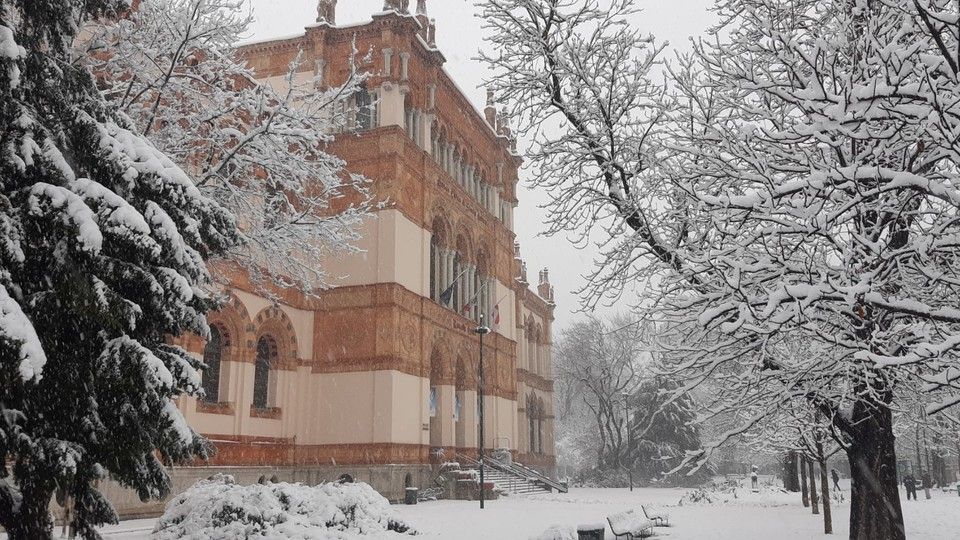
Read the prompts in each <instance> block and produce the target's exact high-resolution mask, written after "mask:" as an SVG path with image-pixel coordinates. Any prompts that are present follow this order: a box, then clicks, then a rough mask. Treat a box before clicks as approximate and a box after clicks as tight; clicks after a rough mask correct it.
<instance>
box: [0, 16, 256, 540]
mask: <svg viewBox="0 0 960 540" xmlns="http://www.w3.org/2000/svg"><path fill="white" fill-rule="evenodd" d="M128 8H129V5H128V3H127V2H126V1H124V0H84V1H82V2H81V1H79V0H31V1H30V2H20V1H15V0H2V2H0V208H2V212H0V396H2V398H0V462H3V463H5V464H8V465H9V467H0V476H2V477H3V478H0V525H2V526H3V527H4V528H5V529H6V530H7V532H8V533H9V534H10V536H11V538H17V539H31V540H32V539H42V538H48V537H50V534H51V528H52V523H51V522H50V517H49V513H48V505H49V502H50V498H51V494H52V493H53V492H54V491H55V490H57V489H63V490H64V491H65V492H67V493H69V494H70V495H72V496H73V497H75V499H76V525H77V526H78V529H79V532H80V534H81V535H83V536H84V537H88V538H92V537H96V536H97V534H96V532H95V531H94V530H93V526H94V525H95V524H97V523H102V522H105V521H112V520H115V519H116V515H115V514H114V512H113V510H112V509H111V508H110V505H109V504H108V502H107V501H106V500H105V499H104V498H103V497H102V496H101V495H100V493H99V492H98V491H97V490H96V489H95V488H94V487H93V484H94V482H96V481H97V480H100V479H103V478H106V477H108V476H109V477H110V478H112V479H114V480H116V481H118V482H120V483H121V484H122V485H124V486H128V487H130V488H133V489H135V490H136V491H137V492H138V493H139V494H140V496H141V497H144V498H147V497H159V496H162V495H164V494H165V493H167V492H168V491H169V488H170V481H169V478H168V476H167V472H166V469H165V466H164V464H165V463H169V462H172V461H177V460H182V459H186V458H189V457H192V456H196V455H199V454H202V453H203V452H204V451H205V443H204V441H203V440H202V439H201V438H200V437H198V436H197V435H196V434H195V433H194V432H193V431H192V430H191V429H190V428H189V427H188V426H187V425H186V423H185V421H184V419H183V417H182V416H181V414H180V413H179V411H178V410H177V407H176V405H175V402H174V400H175V399H176V398H177V397H178V396H181V395H184V394H195V393H198V392H199V391H200V382H199V375H198V372H197V367H198V364H199V363H198V362H197V361H196V360H195V359H194V358H193V357H191V356H189V355H188V354H186V352H185V351H183V350H182V349H180V348H179V347H176V346H173V345H169V344H168V343H167V339H168V337H169V336H178V335H181V334H183V333H186V332H193V333H197V334H201V335H204V334H205V333H206V332H207V326H206V323H205V319H204V313H205V312H206V311H207V310H208V309H210V308H211V307H213V305H214V302H213V300H212V299H211V298H209V297H208V295H207V293H206V292H205V291H206V289H207V287H209V285H210V277H209V274H208V272H207V269H206V266H205V264H204V260H205V259H206V258H208V257H212V256H216V255H219V254H221V253H224V252H225V251H227V250H228V249H230V248H231V247H233V246H234V245H235V244H236V243H237V242H238V236H237V233H236V224H235V219H234V218H233V216H232V215H231V214H230V213H229V212H228V211H226V210H224V209H223V208H222V207H221V206H219V205H218V204H217V203H215V202H213V201H212V200H210V199H209V198H207V197H204V196H203V195H202V194H201V193H200V191H199V190H198V189H197V187H196V185H195V184H194V182H193V181H192V179H191V178H190V177H189V176H188V175H187V174H186V173H185V172H184V171H183V170H182V169H181V168H180V167H178V166H177V165H176V164H175V163H174V162H173V161H171V160H170V159H169V158H168V157H167V156H166V155H164V154H163V153H162V152H161V151H160V150H158V149H157V148H156V147H155V146H154V145H153V144H151V143H150V142H149V141H148V140H147V139H145V138H144V137H143V136H141V135H140V134H138V133H137V131H136V128H135V127H134V126H132V125H131V124H130V123H129V122H128V121H127V119H126V118H125V117H123V116H120V115H117V114H116V113H115V112H114V111H113V109H112V108H111V107H109V106H108V104H107V103H106V102H105V101H104V99H103V97H102V95H101V94H100V93H99V91H98V90H97V87H96V85H95V83H94V79H93V77H92V76H91V74H90V73H89V72H88V71H87V70H86V69H84V68H82V67H80V66H78V65H77V64H76V63H73V62H72V55H71V51H70V48H71V46H72V43H73V39H74V37H75V36H76V34H77V32H78V25H79V23H82V22H83V21H84V20H86V19H88V18H90V17H101V16H102V17H117V16H119V15H120V14H121V13H122V11H123V10H126V9H128Z"/></svg>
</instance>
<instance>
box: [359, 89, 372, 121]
mask: <svg viewBox="0 0 960 540" xmlns="http://www.w3.org/2000/svg"><path fill="white" fill-rule="evenodd" d="M356 103H357V128H358V129H361V130H367V129H373V127H374V125H373V113H374V108H373V96H371V95H370V91H369V90H367V89H366V88H363V87H361V88H360V90H357V94H356Z"/></svg>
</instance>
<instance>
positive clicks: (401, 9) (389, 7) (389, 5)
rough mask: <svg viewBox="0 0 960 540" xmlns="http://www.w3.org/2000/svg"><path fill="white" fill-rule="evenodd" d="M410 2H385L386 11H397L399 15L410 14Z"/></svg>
mask: <svg viewBox="0 0 960 540" xmlns="http://www.w3.org/2000/svg"><path fill="white" fill-rule="evenodd" d="M409 6H410V0H383V10H384V11H396V12H397V13H408V9H407V8H408V7H409Z"/></svg>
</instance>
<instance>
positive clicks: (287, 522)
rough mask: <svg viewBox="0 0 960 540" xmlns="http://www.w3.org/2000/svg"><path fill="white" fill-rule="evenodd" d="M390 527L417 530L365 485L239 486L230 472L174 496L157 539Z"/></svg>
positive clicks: (359, 533)
mask: <svg viewBox="0 0 960 540" xmlns="http://www.w3.org/2000/svg"><path fill="white" fill-rule="evenodd" d="M387 531H394V533H406V534H416V531H415V530H414V529H413V528H412V527H410V526H409V525H407V524H406V523H404V522H402V521H401V520H399V519H398V518H397V517H396V516H395V514H394V513H393V511H392V510H391V508H390V503H389V501H387V499H385V498H384V497H383V496H382V495H380V494H379V493H377V492H376V491H375V490H374V489H373V488H372V487H370V486H369V485H367V484H364V483H350V484H340V483H332V484H322V485H319V486H315V487H310V486H304V485H302V484H288V483H277V484H273V483H268V484H265V485H261V484H254V485H250V486H241V485H238V484H236V483H235V482H234V480H233V478H232V477H230V476H225V475H217V476H215V477H213V478H211V479H209V480H201V481H200V482H197V483H196V484H194V485H193V487H191V488H190V489H189V490H187V491H186V492H184V493H183V494H181V495H179V496H178V497H176V498H174V499H173V500H171V501H170V502H169V503H168V504H167V509H166V511H165V512H164V514H163V517H161V518H160V521H159V522H158V523H157V527H156V530H155V531H154V537H155V538H157V539H158V540H167V539H170V540H173V539H175V538H176V539H179V538H189V539H196V540H200V539H203V540H215V539H224V540H226V539H234V538H250V539H253V538H264V539H265V538H303V539H307V538H309V539H337V540H347V539H354V538H361V537H364V536H371V535H376V536H383V535H384V534H385V533H386V532H387Z"/></svg>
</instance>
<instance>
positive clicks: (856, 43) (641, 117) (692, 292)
mask: <svg viewBox="0 0 960 540" xmlns="http://www.w3.org/2000/svg"><path fill="white" fill-rule="evenodd" d="M479 5H480V6H481V9H482V11H483V16H484V17H485V20H486V25H487V29H488V31H489V32H490V33H491V34H492V35H493V41H494V42H495V43H497V44H498V45H499V49H500V50H498V53H497V54H496V55H493V54H491V55H489V56H485V57H484V59H485V60H486V61H487V63H488V64H489V65H490V66H491V67H492V68H493V69H494V70H495V72H496V75H495V77H493V79H492V81H491V82H492V84H493V86H494V88H496V89H497V90H498V96H499V97H500V98H501V99H503V100H506V101H509V102H510V106H511V107H512V110H513V112H514V113H515V117H516V118H518V119H519V120H520V122H521V125H520V126H519V128H520V135H521V138H524V137H526V138H527V139H529V140H530V141H531V150H530V151H529V152H528V153H527V158H528V159H529V160H530V162H531V163H532V167H533V168H534V169H536V175H535V176H536V177H537V178H538V180H537V181H536V184H537V186H538V187H540V188H542V189H543V190H545V191H546V192H547V193H548V194H549V195H550V197H551V210H552V212H553V213H552V220H553V221H552V223H553V229H552V231H553V232H556V231H561V230H577V231H579V232H581V233H582V234H588V233H589V232H590V231H591V230H595V229H601V230H603V231H604V232H605V233H607V234H609V235H610V238H611V240H609V241H608V242H606V244H605V245H606V251H605V253H604V257H603V258H602V260H601V262H600V267H599V268H598V270H597V272H596V274H595V275H594V276H592V282H593V283H592V289H591V290H590V291H589V292H590V293H591V299H590V300H592V301H596V299H597V298H598V297H599V296H600V295H604V294H609V293H610V289H611V288H612V289H614V293H613V294H616V291H617V290H621V289H622V288H624V287H631V286H636V287H638V288H639V287H642V286H644V285H648V284H652V286H651V287H650V288H649V289H648V290H649V292H650V293H651V294H650V296H649V298H648V301H647V305H648V306H651V309H650V310H649V316H650V317H651V318H652V319H653V320H654V321H655V322H656V323H657V324H659V325H661V326H660V328H663V329H664V334H663V336H662V338H663V339H662V341H663V344H664V345H665V346H666V347H667V350H666V351H665V356H666V357H667V358H668V359H669V362H668V369H667V371H668V374H669V375H671V376H672V377H673V378H674V379H675V380H681V381H684V387H683V388H682V389H681V390H682V392H686V391H690V390H692V389H695V388H698V387H701V386H705V385H709V386H710V387H711V389H712V390H714V391H718V392H719V394H718V398H717V399H716V400H715V401H713V404H712V407H711V410H709V411H707V412H706V413H705V415H706V416H707V417H710V416H711V415H722V414H723V415H726V414H727V413H729V411H730V410H731V409H732V410H737V411H739V412H740V413H741V414H739V415H737V416H736V418H738V419H739V421H738V422H736V423H735V424H734V425H732V426H730V429H729V431H728V432H727V433H726V434H725V436H724V437H722V438H729V439H735V438H739V437H740V436H742V435H743V434H745V433H749V432H750V431H751V430H753V429H755V428H756V427H757V426H758V425H761V424H763V423H764V422H766V421H767V420H768V419H769V418H770V417H771V416H775V415H776V414H777V411H778V410H781V409H782V410H784V411H785V412H790V411H791V410H792V409H793V408H794V407H796V406H797V405H796V404H797V403H805V404H807V406H808V407H810V408H811V409H812V410H815V411H817V412H818V413H819V414H822V415H823V417H824V418H825V419H829V422H830V423H831V425H832V426H833V427H834V429H835V430H836V432H837V435H838V438H839V439H840V440H841V441H842V442H843V444H844V447H845V448H846V451H847V455H848V457H849V459H850V462H851V469H852V470H853V474H854V483H853V485H854V491H853V508H852V512H851V537H852V538H891V539H901V538H903V535H904V532H903V525H902V516H901V512H900V506H899V499H898V495H897V482H896V476H895V473H894V471H895V459H896V458H895V454H894V445H893V421H892V411H893V410H894V400H895V397H896V395H897V391H898V389H901V388H909V389H911V390H913V391H920V390H924V389H925V390H928V391H933V392H937V393H939V394H940V395H941V396H942V398H943V399H942V404H943V406H948V405H950V404H955V403H956V402H957V399H956V398H955V397H952V396H951V395H950V391H951V390H953V389H954V388H955V387H956V384H957V377H958V375H960V372H958V360H957V359H958V356H957V347H958V346H960V326H958V324H957V323H958V321H960V319H958V317H957V316H958V315H960V313H958V312H957V311H956V310H955V307H954V306H955V305H956V302H957V295H958V293H960V290H958V284H960V281H958V280H957V259H958V255H960V251H958V243H957V238H958V234H960V230H958V221H957V215H958V212H957V211H958V208H960V204H958V203H960V192H958V190H957V187H956V186H957V182H958V180H960V178H958V176H957V170H958V169H957V158H958V154H957V144H958V143H957V141H958V140H960V138H958V137H957V134H958V133H960V131H958V128H960V125H958V116H957V114H956V108H957V106H958V103H960V100H958V97H960V87H958V84H957V82H958V78H957V75H956V64H957V61H956V58H957V51H958V50H960V45H958V35H960V34H958V31H960V27H958V23H957V21H958V13H957V6H956V4H955V3H953V2H947V1H940V0H933V1H930V0H927V1H913V0H910V1H906V0H838V1H836V2H817V1H812V0H809V1H804V0H800V1H796V2H790V3H779V2H773V3H771V2H766V1H762V0H719V1H718V2H717V3H716V8H717V13H718V15H719V16H720V20H721V23H720V25H719V26H718V27H717V28H716V29H714V33H713V35H712V36H710V38H709V39H708V40H705V41H702V42H698V43H696V44H695V51H694V54H693V55H692V56H690V57H688V58H680V59H678V61H677V62H676V63H675V64H674V65H672V66H670V68H669V72H670V78H669V79H670V80H669V83H668V85H667V86H668V90H667V93H668V97H667V98H664V99H661V98H660V92H659V91H653V89H659V87H657V86H654V85H653V84H652V83H649V82H647V81H648V80H649V79H650V78H651V73H650V68H651V62H652V61H643V60H638V61H635V62H629V61H627V59H644V58H650V56H649V55H650V54H652V53H651V52H650V50H651V46H650V45H649V40H647V39H645V38H642V37H641V36H639V35H638V34H637V33H636V31H635V30H633V29H632V28H631V27H629V26H628V22H627V18H628V17H630V16H637V15H634V14H632V13H631V12H630V10H629V3H628V2H620V1H617V0H612V1H610V2H604V3H603V4H602V5H601V4H600V3H599V2H597V1H595V0H579V1H578V0H487V1H483V2H479ZM598 43H602V44H604V47H603V49H604V50H609V51H612V52H611V53H604V52H601V51H600V50H599V49H597V48H594V47H593V45H594V44H598ZM655 50H656V49H655V48H654V49H653V51H655ZM611 57H615V58H617V62H615V63H612V62H608V59H609V58H611ZM654 57H655V56H654ZM621 92H623V93H626V94H629V95H630V96H631V97H633V96H639V101H637V99H633V100H631V99H625V98H624V97H623V95H622V94H621ZM597 96H601V99H597ZM607 99H609V101H611V102H612V101H617V102H618V104H619V103H625V104H626V105H625V106H624V110H623V111H619V112H618V113H614V114H612V115H611V114H608V113H609V111H612V110H613V109H610V108H608V107H605V103H606V102H607ZM610 119H616V121H610ZM625 119H630V120H632V121H630V122H628V121H625ZM623 179H628V180H626V181H623ZM628 187H629V189H627V188H628ZM797 343H803V344H806V345H804V346H806V347H807V348H808V350H810V351H815V354H789V351H790V350H791V348H794V347H796V345H797ZM682 392H681V393H682ZM678 395H679V393H678ZM935 409H937V407H933V408H931V411H930V412H934V410H935ZM725 417H726V418H729V415H727V416H725Z"/></svg>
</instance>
